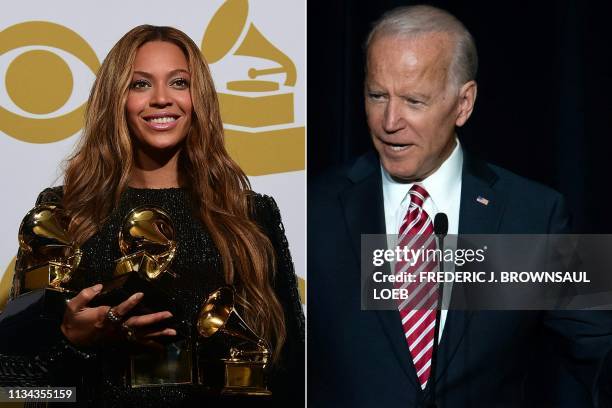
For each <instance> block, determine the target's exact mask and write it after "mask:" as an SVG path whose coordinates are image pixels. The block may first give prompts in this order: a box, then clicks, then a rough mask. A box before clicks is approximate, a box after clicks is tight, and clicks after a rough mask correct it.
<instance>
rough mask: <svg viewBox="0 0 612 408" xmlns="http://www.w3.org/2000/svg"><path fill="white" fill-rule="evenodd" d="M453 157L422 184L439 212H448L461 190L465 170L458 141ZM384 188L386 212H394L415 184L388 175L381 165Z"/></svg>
mask: <svg viewBox="0 0 612 408" xmlns="http://www.w3.org/2000/svg"><path fill="white" fill-rule="evenodd" d="M455 140H456V142H457V143H456V144H455V148H454V149H453V152H452V153H451V155H450V156H449V157H448V158H447V159H446V160H445V161H444V163H442V165H441V166H440V167H438V169H437V170H436V171H435V172H433V173H432V174H431V175H429V176H428V177H427V178H426V179H424V180H423V181H421V182H420V184H421V185H422V186H423V187H424V188H425V190H427V192H428V193H429V196H430V197H431V200H432V201H433V205H434V207H435V208H436V209H437V211H442V212H448V211H449V210H450V208H449V206H450V205H451V204H452V197H453V194H454V193H455V192H456V189H457V188H461V172H462V169H463V149H462V148H461V144H460V143H459V140H458V139H455ZM380 167H381V171H382V187H383V191H384V196H385V198H386V199H387V200H388V203H385V210H392V211H394V210H395V209H397V208H398V207H399V206H400V205H401V204H402V201H403V200H404V199H405V198H406V196H407V194H408V191H409V190H410V188H411V187H412V185H413V184H414V183H401V182H398V181H396V180H394V179H393V178H391V175H389V173H387V171H386V170H385V169H384V168H383V166H382V164H381V166H380Z"/></svg>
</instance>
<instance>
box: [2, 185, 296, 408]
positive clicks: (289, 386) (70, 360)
mask: <svg viewBox="0 0 612 408" xmlns="http://www.w3.org/2000/svg"><path fill="white" fill-rule="evenodd" d="M60 197H61V188H54V189H47V190H45V191H43V192H42V193H41V194H40V196H39V199H38V200H37V204H40V203H43V202H50V203H53V202H58V201H59V200H60V199H61V198H60ZM252 200H253V201H252V204H253V206H252V207H253V218H254V220H255V221H256V222H257V224H258V225H259V226H260V227H261V229H262V230H263V232H264V233H265V234H266V235H267V236H268V237H269V238H270V240H271V242H272V244H273V246H274V249H275V254H276V258H277V259H276V262H277V273H276V277H275V281H274V289H275V291H276V294H277V296H278V298H279V300H280V302H281V304H282V306H283V308H284V313H285V321H286V326H287V341H286V343H285V346H284V348H283V352H282V355H281V358H280V361H279V362H278V363H277V364H275V365H274V366H272V368H271V370H270V375H269V383H270V388H271V390H272V393H273V397H272V399H271V400H270V399H268V400H266V399H261V398H260V399H252V400H249V399H248V398H247V399H244V398H233V399H231V398H229V399H228V398H227V397H219V396H216V395H215V394H213V393H211V392H210V391H208V390H205V389H203V388H201V387H199V386H194V385H163V386H157V387H145V388H131V387H129V386H128V385H127V384H126V378H125V364H126V355H125V354H124V353H123V352H122V351H121V350H119V349H114V348H112V349H105V348H99V349H96V350H82V349H81V350H79V349H76V348H74V347H72V346H71V345H70V344H68V343H67V341H66V340H65V339H63V338H62V336H61V333H60V332H59V324H57V326H56V327H55V328H53V325H51V327H52V329H51V330H52V331H53V332H48V330H49V329H46V330H47V333H36V332H33V330H36V329H35V327H36V326H32V325H29V326H26V328H25V329H24V330H22V331H23V332H22V333H15V332H14V331H11V333H12V334H11V338H12V339H13V341H14V340H15V339H17V340H18V339H19V338H21V339H23V338H24V337H26V336H33V337H35V338H40V336H46V337H47V338H48V339H49V341H47V342H42V343H44V344H48V347H42V350H37V352H36V353H34V354H33V355H30V356H28V357H27V358H28V359H29V360H27V361H26V362H25V363H24V360H23V358H20V357H17V356H15V357H14V358H12V357H11V356H4V362H3V364H2V365H3V366H4V368H3V369H0V379H1V378H4V381H2V380H0V383H1V382H3V383H4V384H5V385H7V384H8V385H11V382H12V384H14V385H27V384H28V383H30V384H31V385H36V384H53V385H64V386H66V385H73V386H77V387H78V388H77V397H78V402H79V404H78V405H76V406H104V407H106V406H108V407H119V406H126V407H128V406H130V407H131V406H138V407H173V406H215V405H227V404H228V403H233V404H236V403H239V405H242V403H244V404H245V405H246V404H251V403H254V404H255V405H257V406H259V405H262V406H266V405H269V406H272V405H274V406H277V405H281V404H280V403H282V405H285V406H297V407H301V406H304V347H305V345H304V315H303V312H302V307H301V302H300V298H299V294H298V290H297V282H296V276H295V273H294V267H293V263H292V260H291V255H290V253H289V248H288V243H287V240H286V237H285V233H284V229H283V225H282V222H281V219H280V212H279V210H278V207H277V205H276V203H275V201H274V200H273V199H272V198H271V197H268V196H263V195H259V194H253V196H252ZM142 205H155V206H158V207H161V208H163V209H164V210H165V211H166V213H167V214H168V215H169V216H170V217H171V219H172V221H173V224H174V227H175V230H176V241H177V243H178V249H177V254H176V257H175V259H174V260H173V263H172V271H173V272H174V273H175V274H176V275H177V276H178V278H177V279H175V280H174V281H173V285H172V287H171V288H167V289H168V292H169V293H171V296H172V299H171V301H172V304H173V305H174V306H175V307H176V308H177V311H178V312H179V314H180V315H181V316H183V317H184V321H186V322H188V325H193V324H194V323H195V321H196V318H197V314H198V311H199V308H200V306H201V305H202V303H203V302H204V300H205V299H206V298H207V296H208V295H209V294H210V293H211V292H212V291H213V290H215V289H217V288H219V287H220V286H222V285H224V284H225V280H224V277H223V274H222V267H221V259H220V256H219V253H218V251H217V249H216V247H215V245H214V244H213V241H212V239H211V237H210V235H209V234H208V232H207V231H206V229H205V227H204V226H203V225H202V223H201V222H200V221H199V220H198V219H197V218H195V217H194V215H193V212H192V209H191V205H190V199H189V194H188V192H187V191H186V190H184V189H180V188H170V189H136V188H128V189H127V190H126V191H125V192H124V194H123V196H122V198H121V200H120V203H119V205H118V207H117V208H116V209H115V210H114V211H113V213H112V214H111V216H110V218H109V219H108V221H107V222H106V223H105V224H104V225H103V227H102V228H101V230H100V231H99V232H98V233H96V234H95V235H94V236H92V237H91V238H90V239H89V240H88V241H87V242H85V243H84V244H83V245H82V246H81V250H82V252H83V258H82V260H81V265H80V267H79V271H83V273H79V274H75V276H74V279H76V285H77V287H81V288H82V287H87V286H91V285H94V284H96V283H99V282H103V281H107V280H108V279H110V278H111V277H112V272H113V270H114V267H115V261H116V260H117V259H118V258H120V257H121V254H120V252H119V247H118V240H117V236H118V232H119V229H120V227H121V223H122V222H123V220H124V218H125V216H126V215H127V213H128V212H129V211H130V210H131V209H133V208H135V207H138V206H142ZM20 278H22V277H19V276H16V277H15V284H14V287H18V286H19V284H20V281H19V280H20ZM39 326H40V327H44V325H39ZM47 326H49V325H47ZM33 327H34V328H33ZM0 330H2V325H1V324H0ZM40 330H43V329H40ZM192 332H193V330H192ZM27 343H28V341H25V343H24V342H21V344H22V345H23V344H27ZM28 347H29V349H30V350H31V348H32V347H31V346H28ZM211 347H215V342H214V341H212V342H211ZM3 352H5V351H3ZM11 364H14V365H15V366H14V367H12V368H11V367H9V366H10V365H11ZM20 365H22V366H23V365H25V368H26V369H25V370H24V368H23V367H19V366H20ZM11 375H13V377H15V378H12V377H11ZM19 375H23V379H22V381H20V380H19ZM28 378H29V379H30V380H28ZM19 382H21V384H17V383H19ZM23 382H25V383H26V384H23ZM251 405H252V404H251ZM71 406H75V404H71Z"/></svg>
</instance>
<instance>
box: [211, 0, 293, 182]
mask: <svg viewBox="0 0 612 408" xmlns="http://www.w3.org/2000/svg"><path fill="white" fill-rule="evenodd" d="M248 14H249V3H248V0H227V1H226V2H225V3H224V4H223V5H222V6H221V7H220V8H219V10H217V12H216V13H215V15H214V16H213V18H212V20H211V22H210V24H209V25H208V27H207V28H206V32H205V33H204V37H203V39H202V52H203V54H204V56H205V58H206V60H207V62H208V63H209V64H214V63H216V62H218V61H220V60H221V59H223V58H224V57H225V56H227V55H230V53H231V55H233V56H242V57H254V58H258V59H262V60H266V61H267V62H268V64H267V65H270V64H269V62H272V63H273V64H274V65H276V66H274V65H272V66H270V67H264V68H261V69H257V68H253V67H251V68H250V69H248V70H247V71H246V72H245V74H248V77H249V79H243V80H234V81H229V82H227V84H226V87H227V92H223V91H222V92H219V93H218V96H219V104H220V107H221V117H222V119H223V123H224V124H225V125H233V126H239V127H241V128H251V129H249V130H244V129H236V128H229V129H228V128H227V126H226V129H225V134H226V143H227V147H228V150H229V152H230V154H231V155H232V157H233V158H234V159H235V160H236V161H237V162H238V163H239V164H240V166H241V167H242V168H243V169H244V170H245V172H246V173H247V174H248V175H253V176H257V175H264V174H271V173H281V172H288V171H296V170H302V169H304V133H305V130H304V127H300V126H295V124H294V120H295V119H294V103H293V101H294V92H293V90H292V88H293V87H294V86H295V84H296V80H297V71H296V68H295V64H294V63H293V61H291V59H290V58H289V57H288V56H287V55H286V54H284V53H283V52H282V51H281V50H279V49H278V48H277V47H276V46H274V45H273V44H272V43H271V42H270V41H269V40H268V39H267V38H266V37H265V36H264V35H263V34H262V33H261V32H260V31H259V30H258V29H257V27H256V26H255V25H254V24H253V23H248ZM232 50H233V51H232ZM278 74H280V75H284V81H283V82H282V85H283V88H282V89H281V87H280V83H279V82H278V81H275V80H263V79H261V77H266V76H271V75H278ZM279 125H282V128H281V129H275V130H266V129H261V128H263V127H268V126H276V127H279Z"/></svg>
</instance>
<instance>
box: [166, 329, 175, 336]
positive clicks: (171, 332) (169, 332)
mask: <svg viewBox="0 0 612 408" xmlns="http://www.w3.org/2000/svg"><path fill="white" fill-rule="evenodd" d="M166 334H167V335H168V336H176V330H174V329H168V330H166Z"/></svg>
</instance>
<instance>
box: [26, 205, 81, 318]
mask: <svg viewBox="0 0 612 408" xmlns="http://www.w3.org/2000/svg"><path fill="white" fill-rule="evenodd" d="M68 223H69V220H68V218H67V217H66V215H65V213H64V211H63V210H62V208H60V207H59V206H56V205H51V204H41V205H38V206H36V207H34V208H33V209H32V210H30V211H29V212H28V213H27V214H26V216H25V217H24V218H23V220H22V222H21V225H20V226H19V235H18V237H19V251H20V257H19V261H18V263H17V265H16V268H15V273H16V274H17V276H18V277H20V278H21V279H19V282H20V283H18V287H17V288H16V289H17V294H18V295H23V294H26V293H28V292H33V291H36V292H37V293H39V294H40V295H41V296H42V299H43V301H44V306H43V308H44V309H45V312H57V313H60V314H63V309H64V306H65V299H66V298H67V297H68V296H70V295H73V294H74V293H73V292H72V291H70V290H69V289H68V287H69V284H70V282H71V279H72V276H73V273H74V272H75V271H76V269H77V267H78V266H79V263H80V262H81V256H82V252H81V250H80V249H79V247H78V246H77V245H75V243H74V242H73V241H72V239H71V238H70V236H69V235H68V232H67V230H68ZM21 282H22V286H21ZM41 290H42V291H41Z"/></svg>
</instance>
